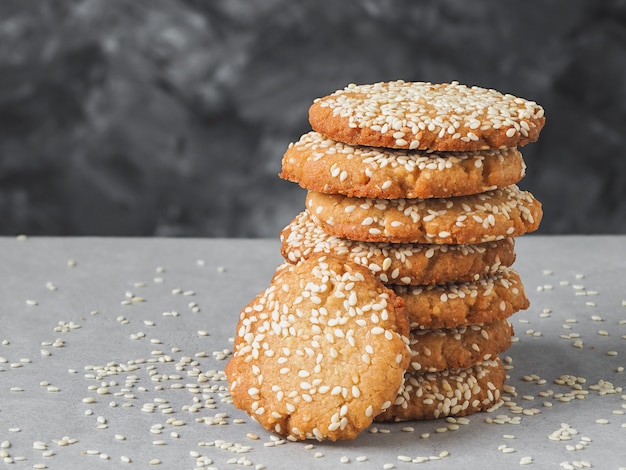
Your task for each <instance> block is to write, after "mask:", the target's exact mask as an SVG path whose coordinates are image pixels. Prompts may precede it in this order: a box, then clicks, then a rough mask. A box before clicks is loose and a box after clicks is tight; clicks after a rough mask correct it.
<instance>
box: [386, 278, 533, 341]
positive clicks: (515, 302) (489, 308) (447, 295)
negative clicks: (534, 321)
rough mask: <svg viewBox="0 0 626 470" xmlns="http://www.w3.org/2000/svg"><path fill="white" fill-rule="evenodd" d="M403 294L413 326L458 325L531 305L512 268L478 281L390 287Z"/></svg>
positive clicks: (488, 319)
mask: <svg viewBox="0 0 626 470" xmlns="http://www.w3.org/2000/svg"><path fill="white" fill-rule="evenodd" d="M391 287H392V288H393V290H394V292H395V293H396V294H397V295H398V296H400V297H402V299H403V301H404V307H405V310H406V314H407V315H408V317H409V323H410V326H411V329H432V328H455V327H458V326H462V325H472V324H482V323H489V322H493V321H496V320H502V319H505V318H508V317H510V316H511V315H513V314H514V313H515V312H518V311H519V310H525V309H527V308H528V307H529V306H530V302H529V300H528V298H527V297H526V293H525V291H524V286H523V284H522V281H521V279H520V277H519V274H518V273H517V271H515V270H514V269H513V268H505V267H503V268H500V269H499V270H498V271H497V272H496V273H494V274H488V275H486V276H484V277H482V278H480V279H478V280H477V281H471V282H463V283H452V284H446V285H430V286H399V285H394V286H391Z"/></svg>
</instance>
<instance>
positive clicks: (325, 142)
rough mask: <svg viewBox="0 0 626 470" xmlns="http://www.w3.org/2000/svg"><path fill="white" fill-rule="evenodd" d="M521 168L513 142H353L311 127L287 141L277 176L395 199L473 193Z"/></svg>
mask: <svg viewBox="0 0 626 470" xmlns="http://www.w3.org/2000/svg"><path fill="white" fill-rule="evenodd" d="M525 169H526V166H525V164H524V160H523V158H522V154H521V153H520V151H519V150H518V149H516V148H505V149H495V150H483V151H468V152H445V153H442V152H439V153H436V152H424V151H412V150H393V149H385V148H379V147H365V146H352V145H348V144H344V143H342V142H337V141H333V140H331V139H328V138H326V137H324V136H323V135H321V134H319V133H318V132H309V133H308V134H304V135H303V136H302V137H301V138H300V140H299V141H298V142H296V143H295V144H294V143H292V144H290V145H289V147H288V148H287V151H286V152H285V154H284V156H283V159H282V170H281V173H280V175H279V176H280V177H281V178H283V179H285V180H288V181H292V182H294V183H298V184H299V185H300V186H302V187H303V188H305V189H309V190H312V191H319V192H322V193H329V194H343V195H346V196H356V197H368V198H382V199H399V198H432V197H451V196H463V195H467V194H477V193H481V192H485V191H488V190H492V189H496V188H502V187H504V186H509V185H511V184H515V183H517V182H519V181H520V180H521V179H522V178H523V177H524V174H525Z"/></svg>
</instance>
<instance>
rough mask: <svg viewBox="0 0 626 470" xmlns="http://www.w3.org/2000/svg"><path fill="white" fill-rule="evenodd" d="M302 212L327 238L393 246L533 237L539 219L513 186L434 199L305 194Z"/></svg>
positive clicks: (537, 208) (534, 204) (529, 199)
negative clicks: (304, 206)
mask: <svg viewBox="0 0 626 470" xmlns="http://www.w3.org/2000/svg"><path fill="white" fill-rule="evenodd" d="M306 209H307V211H308V212H309V214H310V215H311V218H312V220H313V222H315V223H316V224H317V225H318V226H319V227H320V228H321V229H322V230H324V231H325V232H326V233H328V234H330V235H335V236H338V237H345V238H349V239H351V240H359V241H369V242H392V243H439V244H441V243H443V244H475V243H484V242H488V241H493V240H500V239H503V238H506V237H516V236H519V235H523V234H524V233H527V232H532V231H534V230H536V229H537V228H538V227H539V223H540V221H541V217H542V215H543V212H542V210H541V203H540V202H539V201H537V200H536V199H535V198H534V197H533V195H532V194H531V193H529V192H527V191H521V190H520V189H519V188H518V187H517V186H516V185H511V186H507V187H505V188H501V189H496V190H493V191H487V192H484V193H480V194H474V195H471V196H458V197H451V198H439V199H369V198H356V197H349V196H342V195H337V194H324V193H319V192H316V191H309V192H308V194H307V197H306Z"/></svg>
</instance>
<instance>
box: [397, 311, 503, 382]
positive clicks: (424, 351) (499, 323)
mask: <svg viewBox="0 0 626 470" xmlns="http://www.w3.org/2000/svg"><path fill="white" fill-rule="evenodd" d="M511 336H513V327H512V326H511V324H510V323H509V321H508V320H507V319H504V320H496V321H494V322H491V323H485V324H482V325H467V326H459V327H457V328H449V329H439V328H438V329H430V330H412V331H411V334H410V335H409V342H410V346H411V366H410V367H409V371H416V372H439V371H441V370H445V369H464V368H467V367H472V366H473V365H474V364H477V363H479V362H482V361H488V360H490V359H493V358H495V357H498V354H500V353H502V352H504V351H505V350H506V349H508V348H509V346H511Z"/></svg>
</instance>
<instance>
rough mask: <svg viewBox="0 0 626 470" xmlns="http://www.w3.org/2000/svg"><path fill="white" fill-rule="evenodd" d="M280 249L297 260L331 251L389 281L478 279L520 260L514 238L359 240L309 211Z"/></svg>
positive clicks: (287, 230)
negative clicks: (331, 230)
mask: <svg viewBox="0 0 626 470" xmlns="http://www.w3.org/2000/svg"><path fill="white" fill-rule="evenodd" d="M280 240H281V253H282V255H283V257H284V258H285V259H286V260H287V261H289V262H291V263H297V262H299V261H301V260H302V259H305V258H308V257H309V256H312V255H315V254H318V253H326V254H329V255H332V256H334V257H337V258H340V259H342V260H351V261H353V262H355V263H357V264H360V265H362V266H366V267H368V268H369V269H370V270H371V271H372V272H374V273H375V274H376V275H377V276H378V277H379V278H380V280H381V281H383V282H384V283H386V284H410V285H420V284H446V283H450V282H465V281H471V280H478V279H479V278H480V277H482V276H484V275H486V274H490V273H494V272H496V271H497V270H498V269H499V268H500V267H501V266H511V265H512V264H513V262H514V261H515V250H514V248H515V241H514V239H513V238H504V239H502V240H498V241H494V242H486V243H480V244H476V245H437V244H418V243H413V244H411V243H382V242H381V243H375V242H358V241H354V240H349V239H347V238H340V237H335V236H333V235H328V234H327V233H326V232H324V231H323V230H322V229H321V228H319V227H318V226H317V225H315V223H313V221H312V220H311V218H310V216H309V214H308V213H307V212H306V211H303V212H301V213H300V214H298V215H297V216H296V217H295V218H294V219H293V220H292V221H291V222H290V223H289V224H288V225H287V226H286V227H285V228H284V229H283V230H282V231H281V233H280Z"/></svg>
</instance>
